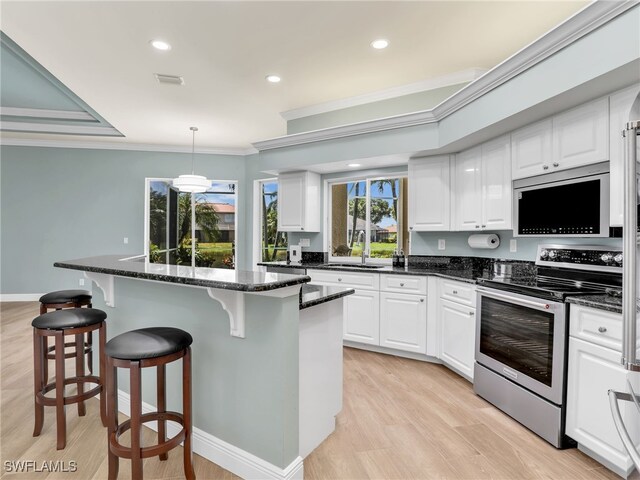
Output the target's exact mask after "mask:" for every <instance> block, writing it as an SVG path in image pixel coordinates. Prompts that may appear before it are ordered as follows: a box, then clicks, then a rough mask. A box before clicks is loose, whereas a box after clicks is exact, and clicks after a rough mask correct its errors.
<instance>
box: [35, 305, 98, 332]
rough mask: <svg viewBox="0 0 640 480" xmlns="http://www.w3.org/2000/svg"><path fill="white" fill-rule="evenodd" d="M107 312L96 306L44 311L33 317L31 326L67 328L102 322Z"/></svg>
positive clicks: (56, 328) (50, 328)
mask: <svg viewBox="0 0 640 480" xmlns="http://www.w3.org/2000/svg"><path fill="white" fill-rule="evenodd" d="M106 318H107V314H106V313H104V312H103V311H102V310H98V309H97V308H70V309H66V310H56V311H54V312H49V313H44V314H42V315H40V316H39V317H36V318H34V319H33V322H31V326H33V327H34V328H40V329H46V330H67V329H69V328H79V327H88V326H90V325H95V324H98V323H101V322H103V321H104V320H105V319H106Z"/></svg>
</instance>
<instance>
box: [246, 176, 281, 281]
mask: <svg viewBox="0 0 640 480" xmlns="http://www.w3.org/2000/svg"><path fill="white" fill-rule="evenodd" d="M265 183H277V184H278V192H280V183H279V182H278V177H269V178H259V179H256V180H254V181H253V219H254V221H253V268H254V269H258V263H262V262H264V261H265V260H264V258H262V254H263V249H262V231H263V225H262V185H263V184H265ZM256 219H258V221H257V222H256V221H255V220H256ZM285 233H289V232H285ZM286 250H287V251H288V250H289V236H288V235H287V247H286Z"/></svg>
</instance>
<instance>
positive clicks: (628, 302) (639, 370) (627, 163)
mask: <svg viewBox="0 0 640 480" xmlns="http://www.w3.org/2000/svg"><path fill="white" fill-rule="evenodd" d="M636 101H638V100H636ZM623 135H624V137H625V156H624V169H623V172H624V219H623V222H624V223H623V232H622V233H623V241H622V246H623V249H624V255H625V256H626V260H625V264H624V273H623V279H624V283H623V288H622V358H621V363H622V365H623V366H624V367H625V368H626V369H627V370H629V375H640V358H639V355H638V352H639V351H640V346H639V345H638V344H637V342H638V340H637V336H636V329H637V328H638V327H637V322H638V310H639V308H638V285H639V283H638V271H639V270H640V263H639V260H640V256H639V255H638V240H639V236H638V233H637V231H638V195H639V192H638V189H639V187H638V182H637V175H638V166H637V163H636V162H637V161H638V158H637V155H638V149H637V142H638V135H640V121H638V120H637V121H634V122H629V123H627V125H626V126H625V129H624V131H623ZM627 381H628V384H629V391H628V392H617V391H613V390H610V391H609V400H610V404H611V413H612V415H613V420H614V423H615V425H616V428H617V430H618V434H619V435H620V438H621V440H622V444H623V445H624V447H625V449H626V450H627V452H628V453H629V457H631V460H632V461H633V463H634V465H635V467H636V469H637V470H638V471H640V452H639V451H638V449H637V447H636V446H635V445H634V442H633V440H632V439H631V436H630V435H629V432H628V430H627V427H626V425H625V424H624V422H623V419H622V415H621V414H620V409H619V407H618V401H620V400H622V401H628V402H633V403H635V405H636V407H637V408H638V413H640V396H638V395H636V392H634V390H633V387H632V385H631V381H629V379H627Z"/></svg>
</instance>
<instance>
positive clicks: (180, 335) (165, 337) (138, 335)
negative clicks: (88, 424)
mask: <svg viewBox="0 0 640 480" xmlns="http://www.w3.org/2000/svg"><path fill="white" fill-rule="evenodd" d="M192 342H193V338H192V337H191V335H189V334H188V333H187V332H185V331H183V330H180V329H178V328H172V327H152V328H142V329H140V330H132V331H130V332H126V333H123V334H121V335H118V336H117V337H114V338H112V339H111V340H109V342H107V346H106V348H105V353H106V358H105V363H106V382H107V383H106V396H107V423H108V446H109V448H108V450H109V479H110V480H115V479H116V478H117V476H118V468H119V459H120V458H129V459H131V477H132V478H133V479H134V480H138V479H141V478H142V460H143V459H144V458H149V457H154V456H156V455H158V456H159V457H160V460H166V459H167V458H168V455H167V452H168V451H169V450H171V449H173V448H174V447H176V446H178V445H179V444H180V442H182V441H183V440H184V473H185V476H186V478H187V479H189V480H191V479H195V473H194V471H193V464H192V447H191V429H192V425H191V423H192V418H191V343H192ZM180 358H182V409H183V413H182V414H180V413H178V412H171V411H167V407H166V383H165V379H166V365H167V364H168V363H171V362H174V361H176V360H178V359H180ZM147 367H157V368H156V375H157V389H156V391H157V403H158V406H157V411H156V412H151V413H145V414H144V415H142V392H141V388H142V387H141V373H142V372H141V369H143V368H147ZM117 368H128V369H129V375H130V378H129V380H130V390H129V394H130V396H131V397H130V398H131V418H130V419H129V420H127V421H125V422H123V423H121V424H118V378H117V373H118V372H117ZM155 420H157V421H158V443H157V444H156V445H153V446H150V447H142V446H141V444H140V443H141V433H142V424H143V423H146V422H152V421H155ZM167 421H172V422H176V423H178V424H179V425H181V426H182V429H181V430H180V432H179V433H178V434H177V435H176V436H174V437H173V438H171V439H169V440H167V438H166V425H167ZM127 430H131V447H125V446H123V445H121V444H120V443H119V442H118V439H119V437H120V436H121V435H122V434H123V433H124V432H126V431H127Z"/></svg>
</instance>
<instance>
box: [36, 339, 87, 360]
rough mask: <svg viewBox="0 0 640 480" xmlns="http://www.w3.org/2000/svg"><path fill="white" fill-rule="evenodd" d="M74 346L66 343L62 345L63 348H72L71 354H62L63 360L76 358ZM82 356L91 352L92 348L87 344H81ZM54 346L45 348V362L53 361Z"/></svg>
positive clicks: (54, 357)
mask: <svg viewBox="0 0 640 480" xmlns="http://www.w3.org/2000/svg"><path fill="white" fill-rule="evenodd" d="M75 346H76V342H67V343H65V344H64V347H65V348H67V347H73V350H72V351H71V352H68V353H65V354H64V358H76V355H77V352H76V349H75ZM83 347H84V349H83V354H84V355H86V354H87V353H89V352H91V351H92V347H91V344H89V343H86V342H85V343H84V344H83ZM55 351H56V346H55V345H51V346H50V347H47V360H55V359H56V354H55Z"/></svg>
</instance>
